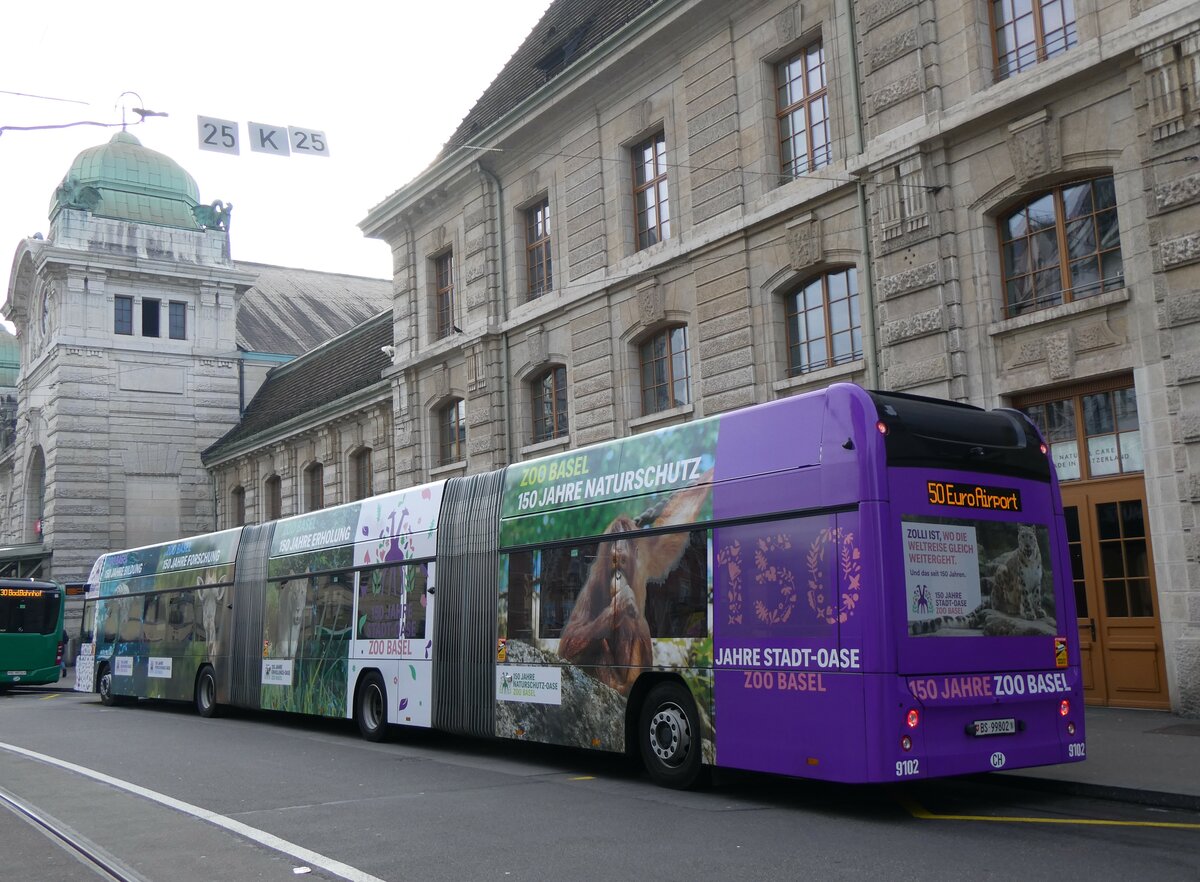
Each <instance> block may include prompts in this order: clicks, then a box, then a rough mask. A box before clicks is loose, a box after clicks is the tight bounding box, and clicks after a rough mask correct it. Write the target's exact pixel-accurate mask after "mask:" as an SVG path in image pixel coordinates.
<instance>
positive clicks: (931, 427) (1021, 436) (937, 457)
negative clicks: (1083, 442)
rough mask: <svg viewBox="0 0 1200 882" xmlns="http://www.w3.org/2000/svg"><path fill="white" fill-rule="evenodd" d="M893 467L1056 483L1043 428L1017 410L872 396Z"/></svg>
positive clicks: (892, 394) (893, 395)
mask: <svg viewBox="0 0 1200 882" xmlns="http://www.w3.org/2000/svg"><path fill="white" fill-rule="evenodd" d="M870 395H871V399H872V400H873V401H874V402H875V408H876V410H877V412H878V415H879V426H880V428H881V429H882V430H884V447H885V449H886V450H887V460H888V465H893V466H912V467H932V468H958V469H963V470H965V471H971V472H988V473H991V474H1002V475H1014V476H1021V477H1026V478H1033V479H1034V480H1038V481H1047V480H1049V479H1050V460H1049V458H1048V457H1047V456H1046V454H1045V453H1044V452H1043V451H1042V449H1041V439H1040V438H1039V437H1038V434H1037V430H1036V429H1034V427H1033V425H1032V424H1031V423H1030V422H1029V421H1028V420H1027V419H1026V418H1025V417H1024V416H1022V415H1021V414H1020V413H1018V412H1017V411H1015V410H1007V409H1003V408H1002V409H999V410H981V409H980V408H978V407H973V406H971V405H968V404H959V403H957V402H954V401H935V400H932V399H928V398H920V397H918V396H911V395H904V394H902V393H898V392H887V393H884V392H872V393H870Z"/></svg>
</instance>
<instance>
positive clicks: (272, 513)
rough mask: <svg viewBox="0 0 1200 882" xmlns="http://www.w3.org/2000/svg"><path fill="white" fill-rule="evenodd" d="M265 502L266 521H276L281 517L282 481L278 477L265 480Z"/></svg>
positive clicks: (272, 476) (273, 476) (274, 476)
mask: <svg viewBox="0 0 1200 882" xmlns="http://www.w3.org/2000/svg"><path fill="white" fill-rule="evenodd" d="M265 491H266V492H265V493H264V494H263V495H264V496H265V497H266V501H267V520H269V521H277V520H279V518H281V517H282V516H283V481H282V480H281V479H280V477H279V475H271V477H269V478H267V483H266V487H265Z"/></svg>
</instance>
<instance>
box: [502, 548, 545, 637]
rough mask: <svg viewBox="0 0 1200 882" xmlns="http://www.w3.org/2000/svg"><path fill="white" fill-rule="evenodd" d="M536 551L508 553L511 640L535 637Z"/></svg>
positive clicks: (508, 633)
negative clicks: (534, 584)
mask: <svg viewBox="0 0 1200 882" xmlns="http://www.w3.org/2000/svg"><path fill="white" fill-rule="evenodd" d="M539 554H540V553H539V552H536V551H517V552H514V553H513V554H510V555H508V593H507V594H506V598H507V602H508V628H507V630H506V632H505V636H506V637H508V639H510V640H529V639H532V637H533V581H534V568H535V564H536V563H537V561H536V560H535V557H536V556H538V555H539Z"/></svg>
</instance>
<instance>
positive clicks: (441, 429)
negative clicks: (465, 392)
mask: <svg viewBox="0 0 1200 882" xmlns="http://www.w3.org/2000/svg"><path fill="white" fill-rule="evenodd" d="M437 423H438V433H437V435H438V463H439V464H440V465H448V464H450V463H452V462H461V461H462V460H464V459H466V458H467V403H466V402H465V401H463V400H462V399H461V398H455V399H454V400H453V401H450V402H449V403H447V404H445V405H443V406H442V407H441V408H439V410H438V412H437Z"/></svg>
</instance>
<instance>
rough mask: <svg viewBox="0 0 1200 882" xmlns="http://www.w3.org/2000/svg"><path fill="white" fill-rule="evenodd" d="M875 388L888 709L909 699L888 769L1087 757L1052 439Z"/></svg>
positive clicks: (1008, 417) (951, 768) (994, 417)
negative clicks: (890, 656) (881, 458)
mask: <svg viewBox="0 0 1200 882" xmlns="http://www.w3.org/2000/svg"><path fill="white" fill-rule="evenodd" d="M871 397H872V399H873V400H874V402H875V406H876V410H877V412H878V417H879V420H878V423H877V430H878V432H879V433H880V436H881V437H882V441H883V447H884V451H885V456H886V462H887V484H886V491H885V494H884V496H885V499H884V501H881V502H880V503H878V505H880V506H881V511H880V512H879V514H880V517H879V519H878V521H877V523H880V524H881V525H882V530H881V532H882V535H881V537H880V539H881V543H882V545H883V554H882V556H881V558H882V562H883V566H884V568H885V569H884V572H883V573H881V576H882V582H883V585H884V602H885V604H886V605H887V609H888V615H887V617H886V619H887V620H888V621H889V622H890V623H891V625H890V626H889V631H890V634H889V636H890V638H891V639H892V640H894V642H895V650H896V652H895V658H896V673H897V675H898V676H897V677H895V678H894V680H893V681H892V682H893V684H894V688H893V690H892V694H890V695H884V696H883V698H884V702H883V705H882V706H883V707H884V708H893V709H895V710H898V711H899V713H895V712H893V713H887V712H885V713H884V719H882V720H881V721H880V722H881V726H880V727H879V731H881V732H882V733H883V743H882V747H883V751H882V755H881V757H880V759H881V760H882V768H881V769H879V770H878V772H879V775H880V776H881V777H888V776H890V775H892V774H893V770H894V775H895V777H897V778H902V779H903V778H911V777H926V776H943V775H955V774H964V773H971V772H980V771H989V770H993V769H1005V768H1017V767H1025V766H1037V765H1047V764H1051V763H1061V762H1072V761H1077V760H1082V759H1084V751H1085V742H1084V725H1083V724H1084V718H1083V714H1084V706H1083V690H1082V683H1081V681H1080V667H1079V646H1078V640H1077V635H1076V626H1075V603H1074V597H1073V595H1072V593H1071V581H1070V578H1069V576H1068V573H1069V572H1070V570H1069V569H1068V558H1067V543H1066V534H1065V525H1064V522H1063V512H1062V502H1061V499H1060V497H1059V491H1058V484H1057V480H1056V478H1055V476H1054V473H1053V467H1052V465H1051V462H1050V459H1049V457H1048V456H1047V454H1046V448H1045V446H1044V444H1043V443H1042V440H1041V438H1040V437H1039V436H1038V434H1037V432H1036V430H1035V429H1034V428H1033V426H1032V425H1031V424H1030V423H1029V422H1028V420H1026V419H1025V418H1024V417H1023V416H1022V415H1021V414H1020V413H1018V412H1016V411H1012V410H995V411H982V410H979V409H978V408H974V407H969V406H965V405H956V404H953V403H949V402H938V401H931V400H929V399H924V398H916V397H911V396H904V395H896V394H880V393H871ZM885 692H886V690H885ZM889 737H890V739H891V744H890V745H889V743H888V741H889Z"/></svg>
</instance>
